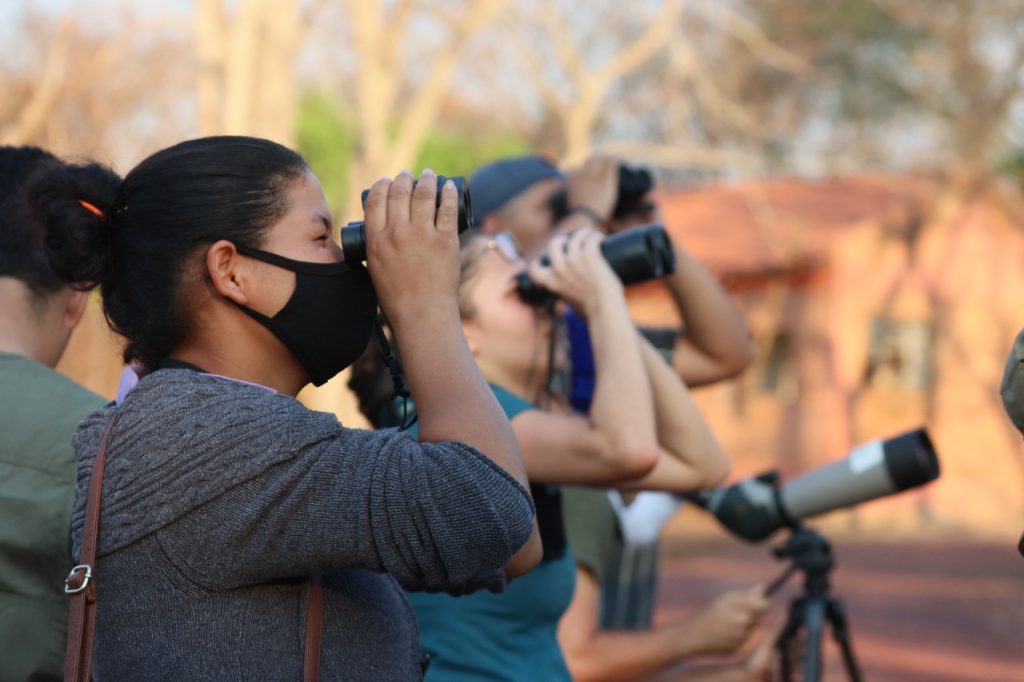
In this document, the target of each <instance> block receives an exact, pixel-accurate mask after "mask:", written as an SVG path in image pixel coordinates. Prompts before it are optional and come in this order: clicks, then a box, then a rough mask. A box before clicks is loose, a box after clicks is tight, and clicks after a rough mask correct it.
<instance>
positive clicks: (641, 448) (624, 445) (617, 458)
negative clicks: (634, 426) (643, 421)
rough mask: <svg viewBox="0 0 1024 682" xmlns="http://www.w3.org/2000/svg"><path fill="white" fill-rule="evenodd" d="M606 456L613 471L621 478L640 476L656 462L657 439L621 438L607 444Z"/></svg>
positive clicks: (646, 472)
mask: <svg viewBox="0 0 1024 682" xmlns="http://www.w3.org/2000/svg"><path fill="white" fill-rule="evenodd" d="M608 453H609V455H608V457H609V460H610V462H611V465H612V468H613V469H614V470H615V473H616V474H617V475H618V476H620V477H622V478H623V479H631V478H642V477H643V476H646V475H647V474H649V473H651V470H653V469H654V467H655V465H656V464H657V463H658V456H659V453H660V448H659V447H658V441H657V440H656V439H654V438H651V439H650V440H647V439H642V438H632V439H623V440H620V441H615V442H612V443H610V444H609V445H608Z"/></svg>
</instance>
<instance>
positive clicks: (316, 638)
mask: <svg viewBox="0 0 1024 682" xmlns="http://www.w3.org/2000/svg"><path fill="white" fill-rule="evenodd" d="M115 423H117V413H115V414H114V416H112V417H111V418H110V421H109V422H107V428H106V431H105V432H104V434H103V440H101V441H100V449H99V453H97V455H96V460H95V462H93V465H92V472H91V473H90V474H89V492H88V496H87V497H86V498H85V523H84V525H83V528H82V548H81V551H80V553H79V556H78V565H77V566H75V567H74V568H72V569H71V572H70V573H69V574H68V577H67V580H65V581H64V592H65V593H66V594H67V595H69V600H68V601H69V605H68V641H67V649H66V651H65V654H64V682H89V679H90V678H91V674H90V672H91V668H92V647H93V637H94V634H95V630H96V578H95V575H94V573H93V569H94V566H95V564H96V546H97V541H98V539H99V528H100V500H101V497H102V495H103V469H104V467H105V466H106V464H107V446H108V445H109V443H110V434H111V432H112V431H113V430H114V424H115ZM323 621H324V592H323V588H322V587H321V586H320V583H319V580H318V579H317V578H314V579H312V580H311V581H310V583H309V597H308V601H307V604H306V644H305V655H304V657H303V662H302V667H303V680H304V682H318V681H319V679H320V645H321V638H322V633H323Z"/></svg>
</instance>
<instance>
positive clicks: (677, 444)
mask: <svg viewBox="0 0 1024 682" xmlns="http://www.w3.org/2000/svg"><path fill="white" fill-rule="evenodd" d="M637 338H638V340H639V344H640V348H641V352H642V353H643V358H644V368H645V370H646V372H647V375H648V378H649V380H650V383H651V394H652V395H653V397H654V413H655V419H656V424H657V433H658V443H659V445H660V446H661V447H662V449H663V451H665V452H666V453H668V454H669V455H671V456H672V457H673V458H675V459H676V460H678V461H679V462H680V463H682V464H684V465H686V466H687V467H688V468H689V469H691V470H692V474H691V475H692V479H693V484H694V485H695V486H696V487H704V486H710V485H715V484H717V483H718V482H720V481H721V480H722V479H723V478H725V476H726V475H727V474H728V473H729V459H728V457H726V455H725V452H724V451H723V450H722V448H721V446H720V445H719V444H718V440H717V439H716V438H715V435H714V433H712V431H711V428H710V427H709V426H708V423H707V421H706V420H705V419H704V415H703V414H701V412H700V410H699V409H698V407H697V404H696V403H695V402H694V400H693V396H692V395H691V394H690V391H689V389H688V388H687V387H686V384H684V383H683V382H682V381H681V380H680V378H679V377H678V376H677V375H676V373H675V372H674V371H673V369H672V368H671V367H669V366H668V364H667V363H666V362H665V361H664V360H663V359H662V357H661V355H660V354H659V353H658V351H657V350H655V349H654V347H653V346H652V345H651V344H650V343H649V342H648V341H647V340H646V339H644V338H643V336H641V335H639V334H638V335H637Z"/></svg>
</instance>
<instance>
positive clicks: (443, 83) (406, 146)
mask: <svg viewBox="0 0 1024 682" xmlns="http://www.w3.org/2000/svg"><path fill="white" fill-rule="evenodd" d="M507 1H508V0H465V2H462V3H459V4H457V5H455V4H451V3H433V4H431V3H426V2H417V1H416V0H400V1H398V2H395V3H384V2H359V1H358V0H349V2H348V3H346V5H345V8H346V17H347V19H348V28H349V31H350V33H351V38H352V40H351V44H350V48H351V49H353V50H354V57H355V65H356V66H355V68H356V72H355V76H354V84H353V87H352V90H351V93H352V94H351V97H352V99H353V100H354V101H353V106H354V113H355V117H356V126H357V128H358V130H359V136H358V139H357V144H356V154H355V156H354V157H353V160H352V168H351V170H350V173H349V177H351V178H352V181H353V184H354V185H357V186H360V187H368V186H369V185H370V183H372V182H373V181H374V180H376V179H377V178H378V177H380V176H381V175H392V174H394V173H395V172H397V169H400V168H402V167H404V166H408V165H409V164H410V163H412V162H413V161H414V160H415V159H416V158H417V156H418V155H419V153H420V150H421V149H422V147H423V144H424V142H425V141H426V139H427V136H428V134H429V132H430V130H431V129H432V128H433V127H434V125H435V124H436V123H437V121H438V117H439V115H440V113H441V110H442V107H443V105H444V104H445V101H446V98H447V97H448V95H449V94H450V87H451V85H452V79H453V77H454V75H455V73H456V72H457V69H458V67H459V65H460V60H461V59H463V58H464V51H465V48H466V46H467V44H468V43H469V41H470V40H472V39H473V38H474V37H475V36H476V35H478V34H479V33H481V32H482V31H484V29H485V28H486V27H487V26H488V25H489V24H490V23H491V22H492V21H493V20H494V18H495V17H496V16H497V14H498V12H499V11H500V10H501V9H502V8H503V7H504V6H505V5H506V3H507ZM388 5H390V7H389V6H388ZM414 36H415V37H414ZM421 38H422V39H421ZM414 45H415V48H416V50H417V51H416V52H413V48H412V47H411V46H414Z"/></svg>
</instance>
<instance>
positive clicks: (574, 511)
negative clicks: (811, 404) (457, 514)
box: [470, 155, 767, 680]
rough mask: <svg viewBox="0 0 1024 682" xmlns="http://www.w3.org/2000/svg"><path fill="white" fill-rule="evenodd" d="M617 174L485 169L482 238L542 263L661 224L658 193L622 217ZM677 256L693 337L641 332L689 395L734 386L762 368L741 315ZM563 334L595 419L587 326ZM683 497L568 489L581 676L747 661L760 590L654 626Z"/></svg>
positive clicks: (681, 306) (571, 652) (565, 632)
mask: <svg viewBox="0 0 1024 682" xmlns="http://www.w3.org/2000/svg"><path fill="white" fill-rule="evenodd" d="M619 167H620V162H619V161H618V160H616V159H614V158H611V157H607V156H601V155H595V156H593V157H591V158H589V159H588V160H587V161H586V162H585V163H584V164H583V165H581V166H580V167H578V168H574V169H572V170H570V171H569V172H567V173H563V172H562V171H560V170H559V169H557V168H556V167H555V166H553V165H552V164H550V163H548V162H547V161H546V160H544V159H543V158H541V157H537V156H523V157H514V158H505V159H499V160H497V161H494V162H492V163H489V164H486V165H485V166H483V167H481V168H480V169H478V170H477V171H476V172H474V173H473V175H472V176H471V178H470V185H471V188H472V190H473V192H474V203H473V210H474V214H475V217H476V221H477V224H478V226H479V229H480V231H481V232H483V233H485V234H490V235H492V236H493V235H494V234H496V233H497V234H499V235H500V234H504V235H511V236H514V238H515V240H516V242H517V243H518V244H520V245H521V246H522V248H523V250H524V251H526V252H528V253H531V254H536V253H539V252H542V251H543V250H545V249H546V248H548V246H547V244H548V240H549V239H551V237H552V235H555V234H564V233H568V232H571V231H572V230H574V229H578V228H580V227H586V226H588V225H589V226H599V228H600V229H601V230H602V231H604V232H606V233H608V234H615V233H618V232H621V231H623V230H627V229H629V228H631V227H635V226H637V225H643V224H649V223H652V222H661V221H662V218H661V214H660V211H659V208H658V203H657V201H656V196H655V194H654V193H653V192H652V191H649V192H648V194H646V195H645V196H643V197H641V198H639V199H638V200H635V201H631V202H628V203H626V204H625V205H624V209H628V210H620V209H619V208H618V207H617V204H619V203H620V202H619V201H618V196H617V191H618V187H619V177H618V176H619ZM652 187H653V185H652ZM558 195H561V196H562V197H564V205H563V206H562V207H561V212H558V211H556V210H555V206H556V205H557V202H555V201H554V199H555V198H556V196H558ZM634 199H636V198H634ZM673 248H674V252H675V259H676V263H677V268H676V271H675V272H674V273H672V274H671V275H670V276H669V277H667V278H666V279H665V281H664V284H665V286H666V288H667V289H668V291H669V293H670V294H671V296H672V299H673V301H674V303H675V304H676V308H677V311H678V314H679V316H680V318H681V319H682V320H683V321H684V322H685V325H686V326H685V329H682V330H681V329H678V328H672V327H663V328H657V329H644V330H643V331H644V333H645V334H646V335H647V336H648V338H650V339H652V341H654V342H655V343H656V346H657V348H658V350H659V351H660V352H661V353H662V354H663V355H664V357H665V358H666V360H667V361H668V362H669V363H670V364H671V365H672V366H673V368H674V369H675V371H676V372H677V374H678V376H679V377H680V378H681V379H682V380H683V381H684V382H685V383H686V385H687V386H689V387H697V386H703V385H707V384H711V383H715V382H717V381H721V380H723V379H726V378H729V377H731V376H734V375H736V374H738V373H739V372H740V371H742V370H743V369H744V368H745V367H746V366H747V365H748V364H749V362H750V361H751V359H752V358H753V348H752V342H751V337H750V334H749V332H748V331H747V327H746V325H745V323H744V321H743V319H742V316H741V315H740V313H739V311H738V310H737V309H736V307H735V305H734V304H733V303H732V301H731V300H730V299H729V297H728V296H727V294H726V293H725V291H724V289H723V288H722V287H721V285H720V284H719V283H718V282H717V281H716V280H715V278H714V277H713V276H712V275H711V274H710V273H709V272H708V271H707V270H706V269H705V268H704V267H703V266H702V265H701V264H700V263H699V262H698V261H697V260H696V259H695V258H694V257H693V256H692V255H691V254H690V253H689V252H688V251H687V250H686V249H685V248H682V247H681V245H679V244H674V245H673ZM565 325H566V327H567V329H568V333H567V336H568V337H569V339H570V341H571V343H570V348H571V350H570V351H569V354H570V357H571V363H570V364H571V365H572V368H571V377H570V378H569V379H567V380H564V381H563V382H562V385H561V388H562V390H563V391H564V395H563V396H562V397H563V398H564V400H565V402H568V403H569V404H571V405H572V407H573V408H574V409H576V410H579V411H582V412H584V413H586V412H587V411H588V405H589V401H590V400H591V394H590V390H591V389H590V387H591V386H592V385H593V380H594V361H593V355H592V353H591V351H590V340H589V335H588V325H587V324H586V322H585V321H584V320H582V319H580V317H579V316H577V315H575V314H573V312H572V311H569V312H568V313H567V315H566V317H565ZM676 492H682V490H672V491H668V492H660V491H650V490H646V491H640V492H632V491H624V490H620V489H618V488H616V487H609V488H608V489H602V488H598V487H592V486H565V487H563V489H562V495H561V500H562V507H563V516H564V520H565V532H566V533H567V535H568V536H569V538H570V540H571V542H572V544H573V546H574V548H575V551H574V556H575V559H576V562H577V573H576V592H575V594H574V598H573V600H572V602H571V604H570V606H569V608H568V609H567V611H566V613H565V615H564V617H563V619H562V623H561V625H560V629H559V640H560V643H561V645H562V650H563V653H564V654H565V657H566V660H567V663H568V665H569V668H570V670H571V672H572V674H573V675H574V677H576V678H578V679H581V680H588V679H589V680H622V679H634V678H637V679H639V678H642V677H646V676H648V675H651V674H657V673H658V672H664V671H669V670H672V669H676V670H675V673H674V674H678V672H679V671H678V668H679V666H680V664H685V663H686V662H687V661H690V660H693V659H694V658H696V657H699V656H701V655H720V654H723V653H731V652H733V651H735V650H737V649H738V648H739V647H740V645H741V644H742V643H743V642H744V641H746V640H747V639H748V638H749V636H750V634H751V632H752V631H753V630H754V628H755V627H756V626H757V625H758V624H759V622H760V620H761V617H762V615H763V614H764V612H765V610H766V608H767V600H766V599H765V598H764V596H763V594H761V590H760V588H759V587H758V586H749V587H743V588H740V589H736V590H733V591H730V592H727V593H725V594H722V595H718V596H717V598H715V599H714V600H712V603H711V604H709V605H708V606H707V607H706V608H705V609H704V610H702V611H700V612H698V614H697V615H696V616H695V617H693V618H689V619H685V620H682V621H677V622H672V623H668V624H661V625H659V626H658V627H654V626H653V613H654V607H655V598H656V585H657V576H658V560H659V545H660V543H659V538H660V534H661V531H662V529H663V527H664V526H665V524H666V522H667V521H668V520H669V519H670V518H671V517H672V516H673V515H674V514H675V513H676V511H677V510H678V508H679V506H680V504H681V502H680V500H679V498H677V497H676V495H675V494H674V493H676ZM759 651H760V649H758V652H759ZM763 661H764V656H763V655H760V654H759V653H757V652H755V653H754V654H751V655H749V656H747V657H745V658H744V659H742V660H740V661H737V662H733V663H728V664H725V665H723V666H720V667H718V668H717V669H707V670H706V671H705V672H704V673H701V674H706V675H708V676H711V677H713V676H714V675H722V679H732V678H733V677H736V676H738V677H736V679H746V677H749V676H750V674H751V673H750V671H751V670H755V673H754V674H756V669H757V668H758V666H760V665H762V663H763ZM751 662H753V663H754V664H755V665H753V666H752V665H751ZM687 674H692V675H697V673H696V672H690V673H687Z"/></svg>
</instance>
